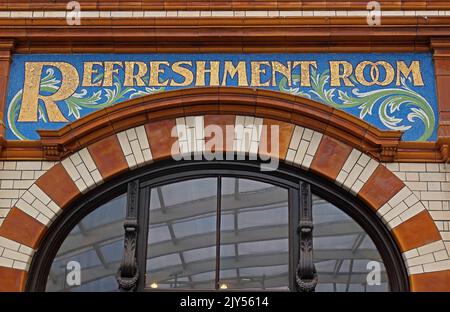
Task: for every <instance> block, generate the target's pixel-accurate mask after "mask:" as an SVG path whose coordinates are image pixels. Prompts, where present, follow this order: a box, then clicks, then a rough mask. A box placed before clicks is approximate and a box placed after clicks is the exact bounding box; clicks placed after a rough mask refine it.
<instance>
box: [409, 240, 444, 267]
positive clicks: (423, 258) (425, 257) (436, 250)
mask: <svg viewBox="0 0 450 312" xmlns="http://www.w3.org/2000/svg"><path fill="white" fill-rule="evenodd" d="M402 256H403V259H404V260H405V262H406V265H407V268H408V273H409V275H412V274H421V273H429V272H436V271H442V270H446V269H448V268H449V267H450V259H449V254H448V252H447V249H446V248H445V244H444V242H443V241H442V240H440V241H436V242H433V243H430V244H426V245H424V246H421V247H419V248H414V249H411V250H408V251H406V252H404V253H403V254H402Z"/></svg>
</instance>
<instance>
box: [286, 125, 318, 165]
mask: <svg viewBox="0 0 450 312" xmlns="http://www.w3.org/2000/svg"><path fill="white" fill-rule="evenodd" d="M322 136H323V135H322V133H319V132H316V131H313V130H311V129H308V128H304V127H300V126H295V129H294V132H293V134H292V138H291V142H290V143H289V149H288V152H287V154H286V159H285V161H286V162H287V163H289V164H293V165H294V166H299V167H302V168H303V169H309V167H310V165H311V162H312V160H313V158H314V156H315V154H316V152H317V148H318V147H319V144H320V141H321V140H322Z"/></svg>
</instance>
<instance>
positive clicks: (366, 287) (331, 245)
mask: <svg viewBox="0 0 450 312" xmlns="http://www.w3.org/2000/svg"><path fill="white" fill-rule="evenodd" d="M312 198H313V207H312V211H313V220H314V232H313V233H314V263H315V266H316V269H317V272H318V278H319V283H318V285H317V287H316V291H327V292H333V291H334V292H337V291H344V292H349V291H357V292H365V291H388V290H389V283H388V279H387V274H386V268H385V267H384V264H383V260H382V258H381V255H380V253H379V252H378V250H377V248H376V246H375V244H374V243H373V241H372V239H371V238H370V237H369V236H368V235H367V233H366V231H364V229H363V228H361V226H359V225H358V223H356V222H355V220H353V219H352V218H350V217H349V216H348V215H347V214H346V213H345V212H343V211H342V210H340V209H338V208H337V207H336V206H334V205H333V204H331V203H330V202H328V201H326V200H324V199H322V198H320V197H319V196H316V195H313V197H312ZM378 274H379V275H378ZM377 275H378V276H377ZM378 277H379V279H378Z"/></svg>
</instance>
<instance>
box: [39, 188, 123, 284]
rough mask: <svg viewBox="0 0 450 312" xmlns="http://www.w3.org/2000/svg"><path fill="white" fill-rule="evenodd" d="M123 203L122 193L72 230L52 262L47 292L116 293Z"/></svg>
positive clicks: (121, 237)
mask: <svg viewBox="0 0 450 312" xmlns="http://www.w3.org/2000/svg"><path fill="white" fill-rule="evenodd" d="M125 204H126V195H125V194H124V195H121V196H119V197H117V198H115V199H113V200H111V201H110V202H108V203H106V204H104V205H102V206H100V207H98V208H97V209H95V210H94V211H93V212H91V213H90V214H88V215H87V216H86V217H84V218H83V219H82V220H81V221H80V222H79V223H78V224H77V225H76V226H75V227H74V228H73V229H72V231H71V232H70V234H69V235H68V236H67V237H66V239H65V240H64V243H63V244H62V245H61V247H60V248H59V251H58V253H57V255H56V257H55V259H54V260H53V263H52V266H51V268H50V273H49V274H48V280H47V291H114V290H117V281H116V278H115V276H116V272H117V270H118V269H119V267H120V261H121V259H122V254H123V244H124V242H123V222H124V220H125V207H126V205H125ZM78 270H79V274H78Z"/></svg>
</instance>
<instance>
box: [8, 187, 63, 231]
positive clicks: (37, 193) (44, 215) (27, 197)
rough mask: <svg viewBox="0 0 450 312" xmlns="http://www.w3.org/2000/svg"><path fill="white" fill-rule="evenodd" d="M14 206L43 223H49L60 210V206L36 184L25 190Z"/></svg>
mask: <svg viewBox="0 0 450 312" xmlns="http://www.w3.org/2000/svg"><path fill="white" fill-rule="evenodd" d="M15 206H16V207H17V208H19V209H20V210H22V211H23V212H25V213H26V214H28V215H29V216H31V217H33V218H35V219H36V220H37V221H39V222H41V223H42V224H44V225H49V224H50V222H51V221H53V220H54V219H55V217H56V216H57V215H58V214H59V213H60V212H61V208H60V207H59V206H58V205H57V204H56V203H55V202H54V201H53V200H52V199H51V198H50V197H48V196H47V194H45V193H44V192H43V191H42V190H41V189H40V188H39V187H38V186H37V185H36V184H33V185H32V186H31V187H30V188H29V189H28V190H27V191H25V193H24V194H23V195H22V197H21V198H20V199H19V200H18V201H17V203H16V205H15Z"/></svg>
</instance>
